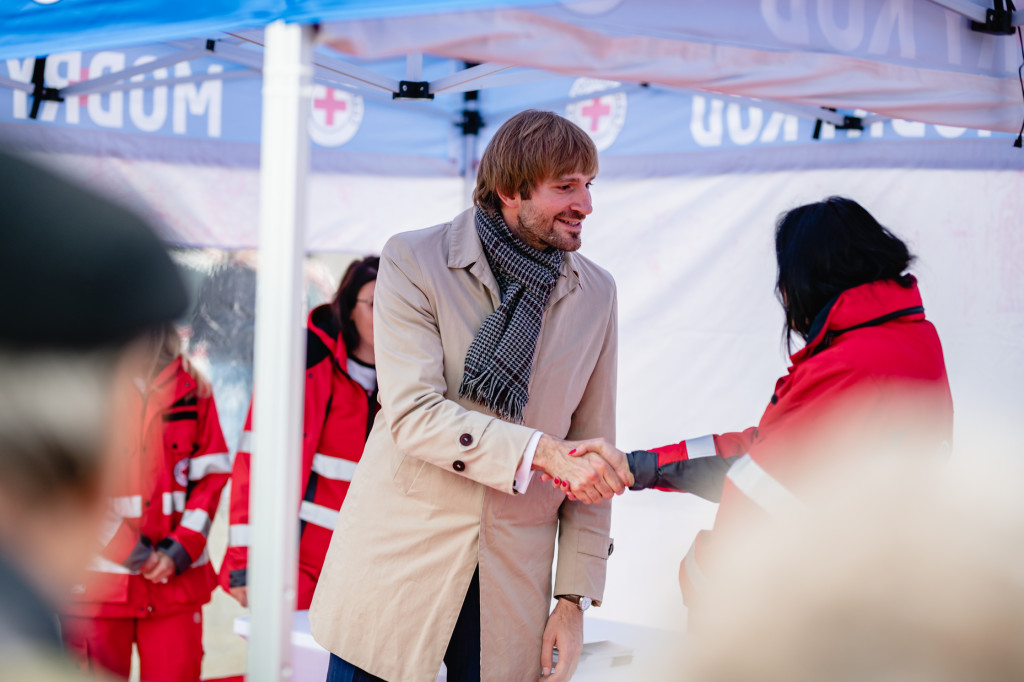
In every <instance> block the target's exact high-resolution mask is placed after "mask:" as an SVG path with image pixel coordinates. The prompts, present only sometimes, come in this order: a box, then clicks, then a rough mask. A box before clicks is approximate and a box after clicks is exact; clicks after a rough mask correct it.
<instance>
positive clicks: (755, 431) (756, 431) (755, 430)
mask: <svg viewBox="0 0 1024 682" xmlns="http://www.w3.org/2000/svg"><path fill="white" fill-rule="evenodd" d="M760 435H761V430H760V429H754V438H757V437H759V436H760Z"/></svg>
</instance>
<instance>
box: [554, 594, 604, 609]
mask: <svg viewBox="0 0 1024 682" xmlns="http://www.w3.org/2000/svg"><path fill="white" fill-rule="evenodd" d="M555 599H564V600H565V601H571V602H572V603H573V604H575V605H576V606H577V607H579V610H580V611H586V610H587V609H589V608H590V605H591V604H593V603H594V600H593V599H591V598H590V597H582V596H580V595H578V594H560V595H558V596H556V597H555Z"/></svg>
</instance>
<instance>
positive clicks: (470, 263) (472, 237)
mask: <svg viewBox="0 0 1024 682" xmlns="http://www.w3.org/2000/svg"><path fill="white" fill-rule="evenodd" d="M576 259H577V256H576V254H575V253H573V252H572V251H566V252H565V255H564V256H563V258H562V267H561V269H560V271H559V276H558V281H557V282H555V290H554V291H552V292H551V296H550V297H549V298H548V302H547V305H546V306H545V308H550V307H551V306H553V305H554V304H555V303H557V302H558V301H560V300H561V299H562V298H564V297H565V296H568V295H569V293H570V292H572V291H573V290H574V289H575V288H576V287H578V286H580V275H579V266H578V264H577V260H576ZM448 267H449V268H451V269H453V270H455V269H459V270H461V269H464V268H469V272H470V274H472V275H473V276H474V277H476V278H477V279H478V280H480V283H481V284H483V285H484V286H485V287H487V289H488V291H490V292H491V300H492V302H493V303H494V307H495V308H497V307H498V305H500V304H501V287H500V286H498V280H497V279H496V278H495V276H494V273H493V272H491V266H490V264H489V263H488V262H487V256H486V255H485V254H484V246H483V243H481V241H480V236H479V235H478V234H477V233H476V207H473V208H469V209H467V210H465V211H463V212H462V213H460V214H459V215H457V216H456V217H455V219H454V220H453V221H452V228H451V232H450V233H449V237H448Z"/></svg>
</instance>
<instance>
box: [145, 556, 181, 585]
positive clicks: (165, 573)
mask: <svg viewBox="0 0 1024 682" xmlns="http://www.w3.org/2000/svg"><path fill="white" fill-rule="evenodd" d="M140 573H142V577H143V578H145V579H146V580H149V581H150V582H154V583H165V582H167V581H168V580H170V579H171V578H172V577H173V576H174V562H173V561H172V560H171V557H169V556H167V555H166V554H164V553H163V552H161V551H160V550H154V551H153V552H152V553H151V554H150V555H149V557H148V558H147V559H146V563H144V564H142V569H141V570H140Z"/></svg>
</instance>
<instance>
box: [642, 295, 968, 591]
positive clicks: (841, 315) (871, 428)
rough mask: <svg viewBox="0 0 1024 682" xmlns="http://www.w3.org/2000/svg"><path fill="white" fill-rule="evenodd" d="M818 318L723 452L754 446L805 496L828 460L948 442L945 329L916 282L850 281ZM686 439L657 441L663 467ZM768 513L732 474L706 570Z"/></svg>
mask: <svg viewBox="0 0 1024 682" xmlns="http://www.w3.org/2000/svg"><path fill="white" fill-rule="evenodd" d="M819 322H820V327H821V328H820V329H819V330H817V332H816V333H815V332H814V330H812V335H811V337H810V340H809V342H808V343H807V345H806V346H805V347H804V348H802V349H801V350H800V351H798V352H796V353H794V354H793V356H792V358H791V360H792V366H791V367H790V368H789V373H788V374H787V375H786V376H784V377H782V378H781V379H779V380H778V382H777V383H776V385H775V391H774V392H773V394H772V397H771V401H770V402H769V404H768V407H767V408H766V409H765V412H764V414H763V415H762V417H761V421H760V423H759V424H758V426H757V427H756V428H750V429H747V430H746V431H743V432H740V433H728V434H722V435H719V436H715V437H714V443H715V454H717V455H718V456H720V457H736V456H739V455H742V454H745V453H749V455H750V457H751V458H752V459H753V461H754V462H755V463H756V464H757V465H758V466H759V467H760V469H762V470H763V471H764V472H766V473H767V474H768V475H769V476H770V477H771V478H772V479H774V480H775V481H777V482H778V483H779V484H781V486H782V487H784V488H786V489H787V490H789V491H790V492H791V493H793V494H794V495H795V496H796V498H798V499H807V498H810V497H813V491H808V490H806V489H801V485H802V479H803V478H804V477H805V474H806V473H808V472H811V471H820V470H821V469H822V468H823V467H824V466H826V465H831V464H842V463H843V461H846V462H850V461H853V460H851V459H850V458H862V457H864V456H865V455H866V454H868V453H873V452H878V451H883V452H884V449H885V448H887V447H889V448H891V447H896V448H899V449H900V450H906V451H914V452H938V451H940V450H941V449H942V448H943V444H945V447H947V448H948V446H949V444H950V443H951V442H952V437H953V401H952V397H951V395H950V391H949V382H948V380H947V377H946V367H945V361H944V360H943V355H942V346H941V344H940V342H939V336H938V334H937V332H936V331H935V327H934V326H932V324H931V323H930V322H928V321H926V320H925V317H924V312H923V308H922V306H921V296H920V293H919V292H918V289H917V284H916V281H915V282H914V283H913V284H912V285H910V286H909V287H904V286H901V285H900V284H899V283H897V282H894V281H879V282H872V283H869V284H864V285H862V286H859V287H855V288H853V289H850V290H847V291H845V292H844V293H843V294H841V295H840V296H839V297H838V298H837V299H836V301H835V302H834V303H833V304H832V305H831V307H829V308H828V309H827V310H826V311H825V312H823V313H822V315H821V319H820V320H819ZM687 442H688V441H684V442H682V443H679V444H675V445H669V446H665V447H662V448H657V449H656V452H657V453H658V465H659V468H660V467H663V466H665V465H666V464H670V463H672V462H684V463H685V462H687V461H688V460H689V454H688V447H687ZM689 442H691V443H692V442H693V441H689ZM706 442H707V441H704V443H706ZM682 466H685V464H683V465H682ZM755 497H756V495H755ZM765 517H766V515H765V511H764V509H763V508H762V505H761V504H759V503H758V501H756V500H755V499H752V498H751V497H750V496H749V495H748V494H747V493H745V492H744V491H742V490H741V489H739V488H738V487H737V486H736V485H735V484H734V482H733V481H732V480H730V479H729V478H726V480H725V483H724V488H723V489H722V497H721V505H720V507H719V510H718V516H717V518H716V520H715V528H714V531H711V532H708V531H704V532H702V533H701V535H700V536H698V538H697V542H695V544H694V549H693V550H692V552H693V556H692V557H691V559H693V558H695V559H696V563H697V565H698V566H699V567H700V568H699V570H700V573H701V574H703V575H704V576H707V575H711V574H713V571H714V565H713V564H714V556H713V555H714V547H715V546H716V545H718V544H719V543H723V542H729V541H730V540H729V539H730V538H734V537H736V536H737V535H739V534H741V533H742V532H743V530H744V529H745V528H747V527H748V525H749V523H751V522H756V521H758V520H760V519H764V518H765ZM687 573H688V572H687V570H686V567H685V566H684V569H683V570H682V571H681V577H682V579H683V581H684V583H686V582H689V583H690V585H689V587H690V588H691V590H692V587H693V583H694V582H698V581H699V580H700V578H699V577H698V578H697V579H696V580H693V579H691V578H692V576H688V575H687ZM684 593H685V590H684Z"/></svg>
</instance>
